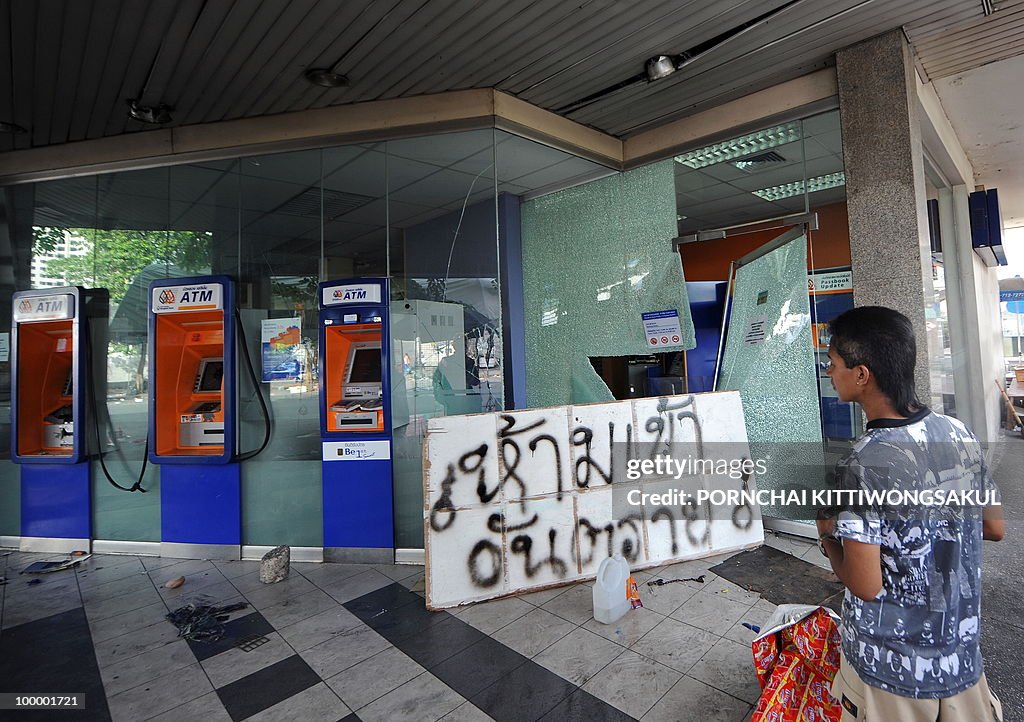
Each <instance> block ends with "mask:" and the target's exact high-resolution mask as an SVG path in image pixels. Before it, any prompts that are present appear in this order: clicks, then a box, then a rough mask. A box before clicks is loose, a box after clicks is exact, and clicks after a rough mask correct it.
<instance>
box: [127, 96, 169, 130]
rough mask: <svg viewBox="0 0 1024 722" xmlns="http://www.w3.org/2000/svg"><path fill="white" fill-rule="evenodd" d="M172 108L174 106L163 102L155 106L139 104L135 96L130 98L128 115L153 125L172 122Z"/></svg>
mask: <svg viewBox="0 0 1024 722" xmlns="http://www.w3.org/2000/svg"><path fill="white" fill-rule="evenodd" d="M172 110H174V108H172V107H171V106H169V105H164V104H163V103H160V104H159V105H153V106H150V105H139V103H138V101H137V100H136V99H135V98H128V117H130V118H134V119H135V120H138V121H141V122H143V123H150V124H152V125H163V124H164V123H170V122H171V111H172Z"/></svg>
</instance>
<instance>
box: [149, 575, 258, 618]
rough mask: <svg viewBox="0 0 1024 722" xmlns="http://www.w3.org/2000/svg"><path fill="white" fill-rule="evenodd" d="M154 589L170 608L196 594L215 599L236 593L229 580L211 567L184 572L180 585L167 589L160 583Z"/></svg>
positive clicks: (230, 596)
mask: <svg viewBox="0 0 1024 722" xmlns="http://www.w3.org/2000/svg"><path fill="white" fill-rule="evenodd" d="M156 590H157V591H158V592H159V593H160V596H161V597H162V598H163V599H164V601H166V602H167V605H168V606H169V607H171V608H172V609H174V608H175V607H179V606H181V604H182V603H183V602H184V601H187V600H188V599H190V598H192V597H195V596H197V595H203V596H204V597H205V598H208V599H212V600H216V601H219V600H223V599H230V598H233V597H236V596H237V595H238V592H237V591H236V590H235V588H234V587H233V586H232V585H231V582H229V581H228V580H227V579H225V578H224V575H223V574H221V573H220V572H219V571H217V570H216V569H215V568H213V567H210V568H209V569H202V570H198V571H196V572H193V573H192V574H186V575H185V583H184V584H182V585H181V586H180V587H176V588H175V589H168V588H167V587H165V586H164V585H163V584H160V585H158V586H157V588H156Z"/></svg>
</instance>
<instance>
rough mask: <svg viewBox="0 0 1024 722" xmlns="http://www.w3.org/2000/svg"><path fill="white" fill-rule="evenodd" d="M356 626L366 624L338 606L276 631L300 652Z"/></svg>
mask: <svg viewBox="0 0 1024 722" xmlns="http://www.w3.org/2000/svg"><path fill="white" fill-rule="evenodd" d="M357 628H364V629H365V628H366V626H365V625H364V624H363V623H362V622H360V621H359V619H358V618H357V617H356V616H355V615H354V614H352V613H351V612H350V611H348V610H347V609H345V608H344V607H341V606H338V607H335V608H334V609H328V610H327V611H326V612H321V613H320V614H314V615H313V616H311V617H307V618H306V619H303V620H302V621H301V622H296V623H295V624H290V625H288V626H286V627H278V629H277V631H278V633H279V634H280V635H281V636H282V637H284V639H285V641H287V642H288V644H290V645H291V646H292V648H293V649H294V650H295V651H296V652H302V651H303V650H306V649H309V648H311V647H315V646H316V645H318V644H320V643H321V642H325V641H327V640H328V639H332V638H334V637H336V636H339V635H342V636H343V635H345V634H346V633H348V632H349V631H350V630H352V629H357Z"/></svg>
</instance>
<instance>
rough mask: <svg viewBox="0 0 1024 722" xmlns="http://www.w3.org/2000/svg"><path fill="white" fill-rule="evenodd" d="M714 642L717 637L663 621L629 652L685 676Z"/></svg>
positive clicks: (669, 621) (703, 631)
mask: <svg viewBox="0 0 1024 722" xmlns="http://www.w3.org/2000/svg"><path fill="white" fill-rule="evenodd" d="M717 641H718V637H716V636H715V635H714V634H712V633H711V632H708V631H705V630H703V629H698V628H697V627H691V626H690V625H689V624H685V623H683V622H679V621H677V620H675V619H665V620H664V621H662V622H661V623H660V624H658V626H656V627H655V628H654V629H652V630H651V631H650V632H648V633H647V634H645V635H644V636H643V637H642V638H641V639H640V641H639V642H637V643H636V644H634V645H633V646H632V647H631V649H632V650H633V651H634V652H636V653H637V654H640V655H642V656H644V657H647V658H648V659H653V660H654V661H655V662H658V663H659V664H663V665H665V666H666V667H670V668H671V669H674V670H676V671H677V672H686V671H687V670H688V669H690V667H692V666H693V665H695V664H696V663H697V662H698V661H699V660H700V658H701V657H703V656H704V653H705V652H707V651H708V650H709V649H711V647H713V646H714V644H715V643H716V642H717Z"/></svg>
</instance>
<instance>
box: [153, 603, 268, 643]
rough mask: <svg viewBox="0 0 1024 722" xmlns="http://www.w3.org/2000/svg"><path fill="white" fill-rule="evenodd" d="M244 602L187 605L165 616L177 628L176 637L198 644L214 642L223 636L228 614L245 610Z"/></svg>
mask: <svg viewBox="0 0 1024 722" xmlns="http://www.w3.org/2000/svg"><path fill="white" fill-rule="evenodd" d="M248 606H249V605H248V604H247V603H246V602H236V603H235V604H225V605H224V606H219V607H218V606H213V605H210V604H195V603H189V604H186V605H185V606H184V607H179V608H177V609H175V610H174V611H173V612H171V613H170V614H168V615H166V618H167V620H168V621H169V622H170V623H171V624H173V625H174V626H175V627H177V628H178V636H179V637H182V638H184V639H192V640H196V641H200V642H216V641H217V640H218V639H220V638H221V637H223V636H224V624H223V623H224V622H226V621H228V613H229V612H236V611H238V610H239V609H245V608H246V607H248Z"/></svg>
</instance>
